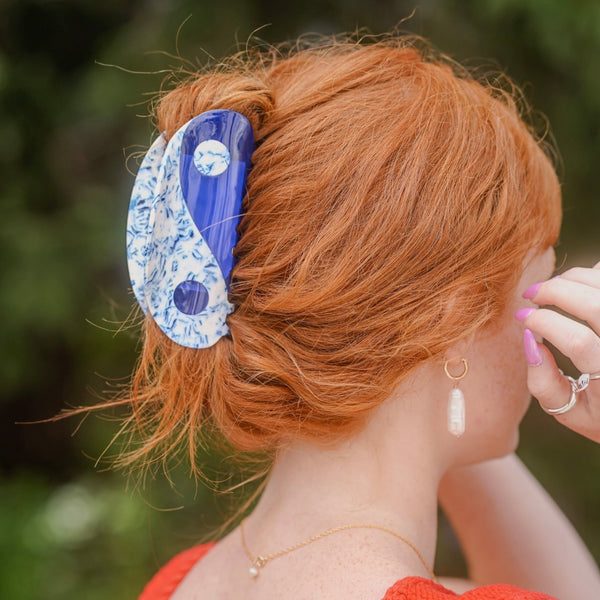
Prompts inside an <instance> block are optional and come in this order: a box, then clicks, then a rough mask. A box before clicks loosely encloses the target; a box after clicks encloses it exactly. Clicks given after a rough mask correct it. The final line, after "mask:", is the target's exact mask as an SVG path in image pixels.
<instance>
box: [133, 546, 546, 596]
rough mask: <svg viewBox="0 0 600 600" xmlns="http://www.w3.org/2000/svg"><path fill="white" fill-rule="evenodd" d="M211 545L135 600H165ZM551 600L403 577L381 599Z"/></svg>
mask: <svg viewBox="0 0 600 600" xmlns="http://www.w3.org/2000/svg"><path fill="white" fill-rule="evenodd" d="M213 546H214V544H204V545H202V546H195V547H193V548H190V549H189V550H185V551H184V552H182V553H181V554H178V555H177V556H175V558H173V559H171V560H170V561H169V562H168V563H167V564H166V565H165V566H164V567H163V568H162V569H161V570H160V571H159V572H158V573H157V574H156V575H155V576H154V577H153V578H152V579H151V580H150V582H149V583H148V585H147V586H146V587H145V588H144V591H143V592H142V595H141V596H140V597H139V599H138V600H168V599H169V598H170V597H171V595H172V594H173V592H174V591H175V588H176V587H177V586H178V585H179V584H180V583H181V581H182V579H183V578H184V577H185V576H186V574H187V573H188V571H189V570H190V569H191V568H192V567H193V566H194V564H196V562H197V561H198V560H200V559H201V558H202V557H203V556H204V555H205V554H206V553H207V552H208V551H209V550H210V549H211V548H212V547H213ZM449 599H454V600H457V599H462V600H554V599H553V598H551V597H550V596H548V595H546V594H541V593H539V592H528V591H526V590H522V589H520V588H516V587H514V586H512V585H486V586H484V587H479V588H477V589H475V590H471V591H469V592H466V593H464V594H462V595H460V596H459V595H457V594H455V593H454V592H451V591H450V590H448V589H446V588H445V587H443V586H441V585H438V584H437V583H434V582H433V581H431V580H429V579H424V578H423V577H405V578H404V579H400V581H397V582H396V583H394V585H392V587H390V588H389V589H388V591H387V592H386V593H385V596H384V597H383V598H382V600H449Z"/></svg>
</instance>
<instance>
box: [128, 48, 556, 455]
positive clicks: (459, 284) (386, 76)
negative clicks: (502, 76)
mask: <svg viewBox="0 0 600 600" xmlns="http://www.w3.org/2000/svg"><path fill="white" fill-rule="evenodd" d="M510 89H511V90H512V91H506V89H500V88H498V87H497V86H494V85H490V84H487V83H482V82H479V81H478V80H476V79H475V78H474V77H473V76H471V75H469V74H468V73H467V72H466V71H465V70H464V69H462V68H460V67H458V66H457V65H456V64H455V63H453V62H452V61H450V60H449V59H447V58H445V57H440V56H437V55H434V53H433V52H431V50H429V49H428V47H427V45H426V44H424V43H423V42H422V41H420V40H415V39H414V38H406V37H398V36H393V37H390V38H387V39H385V40H378V41H375V42H373V43H364V42H363V43H355V42H354V41H352V40H347V39H338V38H336V39H334V40H329V41H328V43H326V44H323V43H322V40H321V41H320V42H319V44H317V45H313V46H311V45H310V44H305V45H302V44H299V45H297V46H294V47H293V49H291V50H285V51H284V50H282V49H281V48H277V49H273V50H270V51H268V52H262V53H257V54H252V53H251V54H250V55H248V54H246V55H244V56H243V57H241V58H240V56H237V57H234V58H233V59H231V60H230V61H228V62H227V64H226V65H225V66H224V67H223V66H221V67H219V68H216V69H214V70H213V71H208V72H205V73H201V74H197V75H195V76H194V77H192V78H191V79H189V80H187V81H186V82H184V83H183V84H180V85H179V86H178V87H177V88H176V89H173V90H172V91H170V92H169V93H167V94H166V95H164V96H163V97H162V98H161V99H160V101H159V103H158V105H157V120H158V128H159V130H160V131H166V134H167V137H170V136H171V135H173V133H174V132H175V131H176V130H177V129H178V128H179V127H181V126H182V125H183V124H184V123H186V122H187V121H188V120H190V119H191V118H193V117H194V116H196V115H198V114H200V113H202V112H204V111H207V110H212V109H219V108H221V109H230V110H235V111H238V112H240V113H242V114H244V115H245V116H246V117H247V118H248V119H249V120H250V122H251V124H252V126H253V129H254V134H255V138H256V142H257V150H256V151H255V153H254V155H253V157H252V165H253V166H252V171H251V173H250V176H249V178H248V183H247V195H246V198H245V200H244V210H245V214H244V217H243V219H242V222H241V225H240V241H239V243H238V245H237V246H236V249H235V255H236V256H237V259H238V262H237V265H236V266H235V268H234V270H233V274H232V287H231V293H230V300H231V301H232V302H233V304H234V305H235V310H234V312H233V313H232V314H231V315H230V316H229V317H228V324H229V328H230V332H231V333H230V335H229V336H227V337H224V338H222V339H221V340H219V341H218V342H217V344H216V345H214V346H213V347H211V348H208V349H204V350H195V349H190V348H184V347H181V346H178V345H176V344H175V343H174V342H172V341H171V340H169V339H168V338H167V337H166V336H165V335H164V334H163V333H162V332H161V331H160V329H159V328H158V327H157V326H156V324H155V323H154V322H153V321H152V320H151V319H147V320H146V322H145V326H144V341H143V349H142V353H141V357H140V361H139V365H138V368H137V371H136V373H135V374H134V377H133V381H132V387H131V390H130V393H129V395H128V398H127V401H128V402H129V403H130V404H131V407H132V414H131V423H133V424H134V426H135V429H137V431H138V435H140V436H141V442H139V443H138V445H137V446H136V448H135V449H134V450H133V451H132V452H131V455H130V456H129V458H132V457H133V458H149V457H150V455H151V454H152V453H153V452H155V451H157V452H158V454H159V455H160V456H165V455H168V453H169V451H170V450H171V449H173V448H174V447H175V445H177V444H180V443H181V442H184V443H186V444H188V450H189V452H190V456H191V459H192V464H193V466H194V467H195V464H194V454H195V448H196V445H197V444H198V443H199V438H198V436H199V435H202V432H203V431H204V430H206V431H210V430H213V429H214V426H216V428H217V430H218V431H219V432H220V434H221V435H222V436H223V437H224V439H225V440H226V441H227V442H228V443H229V444H231V445H232V446H233V447H234V448H237V449H239V450H241V451H250V452H254V451H261V452H262V451H267V452H270V451H273V450H276V449H277V448H278V447H281V446H282V445H284V444H285V443H286V442H289V441H290V440H291V439H303V440H306V441H310V442H314V443H320V444H324V443H327V444H328V443H331V442H334V441H336V440H339V439H340V438H342V437H344V436H348V435H350V434H352V433H353V432H356V431H357V430H358V428H360V427H361V425H362V424H363V423H364V420H365V417H366V415H368V414H369V411H371V410H372V409H373V408H375V407H376V406H378V405H379V404H381V403H382V402H383V401H384V400H385V399H386V398H388V397H389V396H390V395H391V393H392V391H393V389H394V387H395V386H396V385H397V384H398V383H399V381H401V380H402V378H403V377H405V376H406V375H407V374H408V373H409V372H410V371H411V370H412V369H414V368H415V367H417V366H419V365H420V364H421V363H423V362H424V361H427V360H430V359H432V358H435V357H441V356H442V355H443V353H444V352H445V351H446V350H447V348H448V347H449V346H451V345H452V344H454V343H455V342H457V341H458V340H459V339H461V338H464V337H465V336H468V335H469V334H471V333H473V332H474V331H475V330H477V329H479V328H482V327H484V326H486V325H488V324H493V322H494V320H495V319H497V318H498V316H499V315H500V314H501V313H502V311H503V310H504V309H505V307H506V303H507V301H508V298H509V296H510V293H511V291H512V290H513V289H514V286H515V285H516V282H517V280H518V278H519V276H520V273H521V272H522V267H523V261H524V260H525V258H526V256H527V254H528V252H529V251H531V250H532V249H534V248H539V249H540V250H541V249H543V248H545V247H547V246H550V245H552V244H553V243H555V241H556V239H557V236H558V231H559V227H560V220H561V208H560V189H559V184H558V181H557V177H556V174H555V172H554V169H553V166H552V162H551V160H550V159H549V158H548V156H547V154H546V152H545V151H544V144H543V143H541V142H540V141H539V140H537V138H536V137H535V135H534V134H533V133H532V130H531V128H530V127H529V126H528V125H526V124H525V123H524V121H523V120H522V118H521V116H520V114H521V113H522V109H520V107H521V106H522V102H521V100H519V99H518V96H516V95H515V92H514V90H515V88H514V87H511V88H510ZM450 305H451V306H452V308H451V309H449V306H450Z"/></svg>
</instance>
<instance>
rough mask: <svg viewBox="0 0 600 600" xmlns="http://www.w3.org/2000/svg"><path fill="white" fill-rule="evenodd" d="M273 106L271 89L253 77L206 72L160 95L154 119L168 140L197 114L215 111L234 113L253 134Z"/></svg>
mask: <svg viewBox="0 0 600 600" xmlns="http://www.w3.org/2000/svg"><path fill="white" fill-rule="evenodd" d="M274 104H275V102H274V98H273V94H272V92H271V90H270V89H269V88H268V87H267V85H266V83H265V82H264V81H263V80H261V79H260V78H259V77H257V76H256V75H244V74H239V73H220V72H216V73H206V74H203V75H200V76H195V77H194V79H192V80H190V81H189V82H187V83H185V84H183V85H181V86H180V87H177V88H175V89H174V90H171V91H170V92H169V93H168V94H166V95H165V96H163V97H162V98H161V100H160V101H159V103H158V106H157V109H156V116H157V120H158V128H159V131H166V133H167V137H168V138H170V137H171V136H172V135H173V134H174V133H175V132H176V131H177V130H178V129H179V127H181V126H182V125H183V124H184V123H186V122H187V121H189V120H190V119H192V118H193V117H195V116H196V115H199V114H200V113H203V112H206V111H207V110H214V109H227V110H235V111H236V112H239V113H241V114H242V115H244V116H245V117H246V118H247V119H248V120H249V121H250V123H251V125H252V129H253V130H254V132H255V135H256V132H257V131H258V129H259V128H260V127H261V125H262V123H263V120H264V117H265V115H266V114H267V113H269V112H270V111H271V110H272V109H273V108H274Z"/></svg>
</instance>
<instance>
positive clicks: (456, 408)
mask: <svg viewBox="0 0 600 600" xmlns="http://www.w3.org/2000/svg"><path fill="white" fill-rule="evenodd" d="M460 360H461V362H462V365H463V372H462V373H461V374H460V375H452V374H451V373H450V371H449V370H448V364H449V362H450V361H449V360H447V361H446V362H445V363H444V373H446V375H447V376H448V377H449V378H450V379H452V381H454V385H453V387H452V389H451V390H450V394H449V395H448V432H449V433H451V434H452V435H453V436H455V437H457V438H458V437H460V436H461V435H462V434H463V433H464V432H465V396H464V394H463V393H462V390H460V389H459V387H458V382H459V381H460V380H461V379H462V378H463V377H464V376H465V375H466V374H467V372H468V371H469V363H468V362H467V359H466V358H461V359H460Z"/></svg>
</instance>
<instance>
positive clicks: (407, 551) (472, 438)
mask: <svg viewBox="0 0 600 600" xmlns="http://www.w3.org/2000/svg"><path fill="white" fill-rule="evenodd" d="M553 269H554V253H553V252H552V250H548V251H546V252H544V253H542V254H538V255H536V256H534V257H533V258H532V259H531V260H530V261H529V262H528V264H527V266H526V268H525V270H524V273H523V276H522V277H521V280H520V282H519V285H518V286H517V289H516V290H515V291H514V294H513V296H512V298H511V299H510V301H509V303H508V306H507V310H506V311H505V314H504V315H503V316H502V318H501V319H500V322H499V323H498V325H499V327H495V328H494V329H493V330H491V329H490V330H486V331H482V332H480V333H479V334H477V335H476V336H474V337H473V338H472V339H468V340H463V341H462V342H461V343H459V344H457V345H456V346H455V347H453V348H451V349H450V350H449V352H448V355H447V356H446V358H447V359H448V360H450V361H451V369H452V372H453V373H460V371H461V366H460V358H461V357H465V358H467V360H468V362H469V372H468V374H467V376H466V377H465V378H464V379H462V380H461V382H460V388H461V389H462V390H463V392H464V395H465V399H466V411H467V429H466V432H465V434H464V435H463V436H462V437H460V438H458V439H457V438H455V437H453V436H451V435H450V434H449V433H448V431H447V426H446V406H447V398H448V393H449V391H450V389H451V388H452V386H453V382H452V381H451V380H450V379H448V378H447V377H446V375H445V374H444V370H443V361H439V360H438V361H431V362H429V363H426V364H423V365H422V366H421V367H419V368H418V369H417V370H416V371H415V372H414V373H412V374H411V376H410V377H409V378H408V379H406V380H403V382H402V384H401V385H400V386H398V388H397V389H396V391H395V393H394V394H393V395H392V396H391V397H390V398H389V399H388V400H387V401H386V402H384V403H383V404H382V405H381V406H380V407H379V408H378V409H376V410H374V411H373V413H372V415H371V416H370V419H369V421H368V423H367V425H366V426H365V428H364V429H363V430H362V431H361V432H360V433H358V434H357V435H356V436H354V437H353V438H351V439H350V440H347V441H345V442H343V443H340V444H339V445H337V446H336V447H334V448H327V449H323V448H318V447H316V446H312V445H308V444H300V443H296V444H293V445H291V446H290V447H288V448H286V449H285V450H282V451H281V452H280V453H279V454H278V456H277V459H276V461H275V464H274V467H273V470H272V472H271V475H270V477H269V480H268V482H267V485H266V488H265V491H264V493H263V495H262V497H261V499H260V501H259V503H258V505H257V507H256V508H255V510H254V511H253V512H252V514H251V515H250V517H249V518H248V520H247V522H246V526H245V530H246V538H247V540H248V545H249V547H250V550H251V551H252V552H253V553H254V554H262V555H268V554H270V553H274V552H278V551H280V550H282V549H284V548H286V547H288V546H290V545H293V544H295V543H298V542H301V541H304V540H306V539H307V538H309V537H311V536H313V535H315V534H319V533H321V532H323V531H325V530H327V529H329V528H332V527H336V526H340V525H346V524H356V523H372V524H377V525H382V526H385V527H388V528H389V529H391V530H393V531H395V532H397V533H399V534H400V535H402V536H404V537H405V538H407V539H408V540H410V541H411V542H412V543H413V544H414V545H415V546H416V547H417V548H418V549H419V550H420V552H421V553H422V555H423V557H424V559H425V560H426V562H427V563H428V564H429V565H432V564H433V562H434V555H435V546H436V531H437V507H438V500H439V502H440V503H441V505H442V507H443V509H444V510H445V512H446V513H447V514H448V516H449V518H450V520H451V522H452V524H453V526H454V528H455V530H456V532H457V535H458V537H459V539H460V541H461V544H462V546H463V550H464V553H465V556H466V558H467V561H468V565H469V572H470V575H471V578H472V581H448V580H446V581H444V583H445V584H446V585H448V587H450V588H453V589H455V590H457V591H464V590H465V589H468V588H470V587H473V586H474V585H475V584H477V585H483V584H488V583H497V582H503V583H512V584H514V585H518V586H522V587H525V588H529V589H535V590H539V591H543V592H546V593H548V594H551V595H553V596H555V597H557V598H560V599H561V600H575V599H581V598H596V597H600V574H599V572H598V569H597V567H596V565H595V564H594V561H593V559H592V558H591V556H590V555H589V553H588V551H587V549H586V548H585V546H584V544H583V543H582V541H581V539H580V538H579V536H578V535H577V533H576V532H575V530H574V529H573V528H572V526H571V525H570V524H569V523H568V521H567V520H566V518H565V517H564V515H563V514H562V513H561V511H560V510H559V509H558V507H557V506H556V505H555V504H554V502H553V501H552V500H551V499H550V498H549V496H548V495H547V494H546V492H545V491H544V490H543V489H542V488H541V486H540V485H539V484H538V483H537V481H536V480H535V479H534V478H533V476H532V475H531V474H530V473H529V472H528V471H527V469H526V468H525V467H524V466H523V465H522V463H521V462H520V461H519V459H518V458H517V457H516V456H515V455H514V454H513V451H514V449H515V448H516V446H517V443H518V425H519V422H520V421H521V418H522V417H523V415H524V413H525V411H526V410H527V407H528V405H529V402H530V394H529V392H528V390H527V385H526V384H527V381H529V384H530V387H531V388H532V389H531V391H532V392H533V393H538V394H539V395H540V396H542V399H543V402H544V403H545V404H547V405H549V406H552V403H554V404H558V405H561V404H564V402H565V397H567V399H568V390H566V393H565V386H564V385H563V382H562V381H561V380H560V378H557V377H556V376H555V375H556V374H555V373H554V372H553V370H552V369H554V368H555V365H554V364H553V361H551V359H550V358H549V354H546V353H544V361H543V363H542V365H540V366H538V367H528V366H527V362H526V357H525V352H524V350H523V346H522V343H521V339H522V335H523V329H524V325H523V323H521V322H519V321H517V320H516V319H514V317H513V314H514V312H515V311H516V310H518V309H521V308H524V307H527V306H533V305H532V304H531V302H530V301H529V300H525V299H523V298H522V293H523V291H524V290H525V289H527V288H528V287H529V286H531V285H532V284H534V283H536V282H539V281H545V280H547V279H548V278H549V277H550V275H551V274H552V271H553ZM587 271H589V270H587ZM577 273H579V272H577ZM599 273H600V271H598V272H597V273H594V274H592V275H593V276H590V274H589V273H587V272H586V274H585V277H588V278H589V279H588V281H593V282H596V281H597V282H598V285H597V287H595V286H594V285H591V286H590V284H582V283H581V281H580V280H581V279H582V278H583V277H584V275H581V274H579V275H577V277H579V279H577V282H578V283H579V284H580V285H586V286H587V287H592V288H593V289H594V290H596V292H597V295H598V297H597V296H596V295H594V294H596V292H592V293H590V292H589V290H587V291H586V292H584V295H585V294H588V295H589V296H593V297H594V298H595V299H596V300H598V301H599V305H600V277H598V278H597V279H596V278H595V276H596V275H598V274H599ZM575 276H576V273H573V274H571V275H569V279H568V281H572V279H571V278H574V277H575ZM563 277H564V276H563ZM561 279H562V277H561ZM556 281H558V280H550V281H549V282H547V283H546V284H544V285H543V286H541V287H540V291H539V294H541V295H540V296H539V297H538V296H536V298H535V299H534V300H535V302H536V303H537V302H538V301H539V302H548V301H549V300H550V301H552V302H554V303H555V304H556V305H557V306H561V304H560V302H562V304H564V303H565V302H564V301H563V300H564V298H566V297H567V296H569V293H568V292H572V291H573V289H572V288H570V289H569V290H567V292H564V290H563V293H564V294H566V295H565V296H563V297H561V298H563V300H561V299H559V298H558V296H557V294H559V292H560V290H559V285H558V284H557V283H555V282H556ZM561 284H562V283H561ZM578 289H579V288H578ZM579 291H581V290H579ZM570 301H571V300H570ZM571 302H572V301H571ZM592 304H593V302H590V303H588V304H586V305H585V307H584V308H580V307H577V310H578V311H579V315H578V316H580V317H581V318H584V319H586V320H588V317H589V316H590V314H589V313H586V310H587V308H588V307H591V306H592ZM563 308H565V307H564V306H563ZM547 313H552V311H545V310H544V311H542V310H540V311H537V312H536V313H534V315H532V316H531V317H529V318H528V320H527V321H526V323H525V325H526V326H527V327H530V328H531V329H532V330H533V331H534V332H536V333H537V334H539V335H543V336H546V335H547V336H548V339H551V340H552V341H553V343H555V345H556V346H557V347H559V348H561V349H564V350H565V351H566V353H567V354H569V352H568V350H570V349H571V347H570V346H568V342H567V341H566V338H568V339H570V340H571V343H573V341H572V340H573V339H575V337H577V335H579V334H580V333H581V332H582V329H580V328H575V327H574V323H575V322H574V321H571V320H569V319H568V318H566V322H562V328H559V332H558V333H557V332H555V331H554V329H553V325H555V324H556V317H550V316H549V314H547ZM552 319H554V321H552ZM592 320H593V319H592ZM588 322H589V320H588ZM550 336H552V337H550ZM563 337H565V339H564V340H563ZM585 339H586V340H589V333H586V334H585ZM588 343H589V342H588ZM599 346H600V345H599ZM575 347H576V348H579V346H578V345H577V344H575ZM586 348H587V347H586ZM594 348H595V346H594ZM542 352H545V350H544V349H542ZM569 356H571V354H569ZM573 358H574V360H575V357H574V356H573ZM577 358H578V360H577V362H576V363H575V364H576V365H577V366H578V367H581V368H584V367H588V368H590V369H591V368H592V364H591V359H590V362H585V361H583V362H582V361H581V360H579V355H577ZM597 366H598V367H600V353H599V354H598V357H597ZM540 382H541V383H543V384H544V385H543V393H542V392H540V389H541V387H542V386H541V383H540ZM595 383H596V384H597V385H595V386H594V387H595V388H600V381H598V382H595ZM590 390H591V386H590ZM599 391H600V390H598V389H596V390H595V391H594V393H598V392H599ZM595 399H596V401H597V402H598V404H600V398H595ZM582 404H583V403H582ZM577 410H579V411H583V410H585V408H584V407H578V408H577ZM568 418H569V419H571V418H572V417H570V416H569V417H568ZM562 420H563V422H567V419H566V418H564V417H563V418H562ZM575 421H577V419H575V420H574V421H573V422H575ZM577 423H580V422H579V421H577ZM567 424H568V423H567ZM581 429H582V426H581V425H580V430H581ZM490 540H493V543H490ZM249 566H250V561H249V559H248V557H247V556H246V554H245V553H244V550H243V548H242V544H241V537H240V531H239V530H238V529H236V530H234V531H233V532H232V533H231V534H229V535H228V536H227V537H225V538H224V539H223V540H222V541H221V542H219V543H218V544H217V546H216V547H215V548H214V549H213V550H211V551H210V552H209V553H208V554H207V555H206V556H205V557H204V558H203V559H202V560H201V561H199V562H198V563H197V564H196V566H195V567H194V568H193V569H192V571H190V573H189V574H188V575H187V576H186V577H185V579H184V580H183V582H182V584H181V585H180V586H179V587H178V588H177V590H176V592H175V594H174V595H173V599H174V600H189V599H192V598H193V599H195V600H204V599H205V598H206V599H208V598H215V597H219V598H222V599H224V600H229V599H231V600H233V599H234V598H235V599H236V600H237V599H238V598H242V597H243V598H245V599H248V600H253V599H255V600H274V599H276V598H277V599H280V598H303V599H304V598H327V599H328V600H337V599H340V600H341V599H342V598H343V599H344V600H353V599H357V600H358V599H361V600H363V599H364V598H373V599H377V598H383V596H384V595H385V592H386V590H387V589H388V588H389V587H390V586H391V585H392V584H393V583H394V582H396V581H397V580H399V579H402V578H403V577H407V576H415V575H416V576H422V577H428V576H429V575H428V573H427V570H426V569H425V568H424V566H423V565H422V564H421V562H420V561H419V559H418V558H417V556H416V555H415V553H414V552H413V550H411V548H410V547H409V546H408V545H406V544H405V543H404V542H402V541H400V540H399V539H398V538H396V537H395V536H393V535H391V534H389V533H386V532H382V531H379V530H369V529H350V530H346V531H342V532H338V533H336V534H334V535H331V536H327V537H324V538H322V539H320V540H318V541H316V542H313V543H311V544H309V545H308V546H305V547H304V548H301V549H298V550H295V551H293V552H290V553H288V554H285V555H283V556H281V557H279V558H276V559H274V560H273V561H272V562H270V563H268V564H267V565H266V566H265V567H264V568H263V569H262V571H261V573H260V575H259V577H258V578H257V579H255V580H250V579H249V576H248V568H249ZM224 574H226V576H224Z"/></svg>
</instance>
